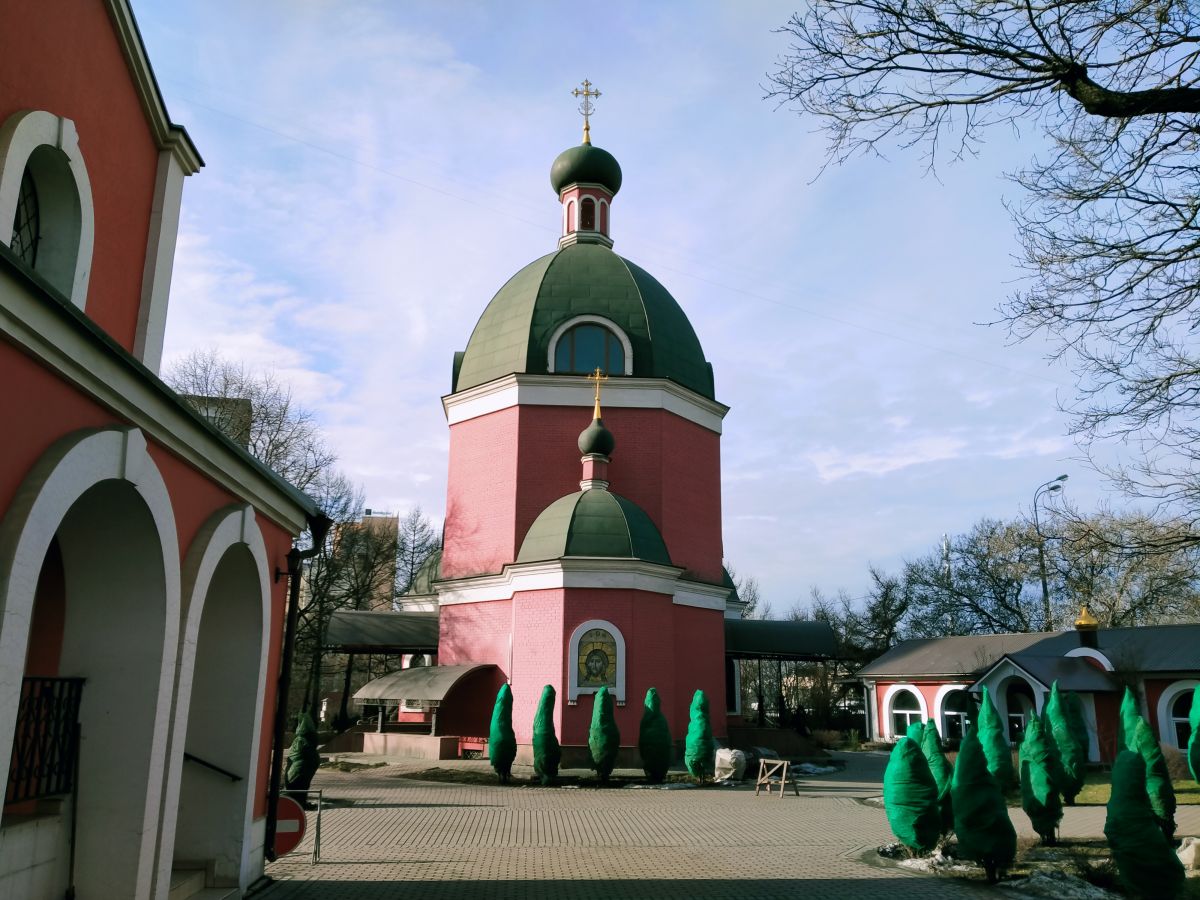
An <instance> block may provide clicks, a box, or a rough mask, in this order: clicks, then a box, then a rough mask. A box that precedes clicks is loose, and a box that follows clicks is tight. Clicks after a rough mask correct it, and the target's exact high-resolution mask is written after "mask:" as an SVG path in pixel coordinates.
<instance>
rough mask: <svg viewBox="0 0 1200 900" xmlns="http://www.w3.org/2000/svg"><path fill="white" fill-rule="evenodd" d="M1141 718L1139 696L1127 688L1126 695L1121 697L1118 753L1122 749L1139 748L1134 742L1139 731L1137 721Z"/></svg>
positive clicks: (1118, 721) (1118, 722)
mask: <svg viewBox="0 0 1200 900" xmlns="http://www.w3.org/2000/svg"><path fill="white" fill-rule="evenodd" d="M1141 719H1142V716H1141V713H1139V712H1138V703H1137V697H1135V696H1134V694H1133V691H1132V690H1131V689H1130V688H1125V696H1124V697H1122V698H1121V712H1120V717H1119V718H1118V720H1117V752H1118V753H1120V752H1121V751H1122V750H1136V749H1137V747H1136V746H1134V743H1133V735H1134V732H1135V731H1137V723H1138V722H1140V721H1141Z"/></svg>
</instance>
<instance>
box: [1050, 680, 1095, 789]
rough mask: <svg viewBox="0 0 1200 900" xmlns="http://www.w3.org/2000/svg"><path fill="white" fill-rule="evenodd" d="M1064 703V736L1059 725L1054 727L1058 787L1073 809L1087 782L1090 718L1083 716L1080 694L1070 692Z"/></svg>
mask: <svg viewBox="0 0 1200 900" xmlns="http://www.w3.org/2000/svg"><path fill="white" fill-rule="evenodd" d="M1061 701H1062V702H1061V711H1062V717H1063V719H1064V720H1065V733H1062V731H1063V728H1062V727H1061V726H1060V725H1058V724H1057V723H1056V724H1055V725H1054V734H1055V740H1056V742H1057V743H1058V747H1059V761H1060V762H1061V763H1062V783H1061V784H1059V789H1060V790H1061V791H1062V795H1063V801H1064V802H1065V803H1066V804H1067V806H1074V805H1075V797H1076V795H1077V794H1078V793H1079V792H1080V791H1081V790H1083V783H1084V781H1085V780H1086V779H1087V763H1088V746H1089V744H1090V735H1089V734H1088V726H1087V719H1086V718H1084V715H1083V701H1082V700H1080V699H1079V695H1078V694H1076V693H1075V692H1074V691H1067V692H1066V693H1064V694H1063V695H1062V697H1061ZM1068 735H1069V739H1068V737H1067V736H1068Z"/></svg>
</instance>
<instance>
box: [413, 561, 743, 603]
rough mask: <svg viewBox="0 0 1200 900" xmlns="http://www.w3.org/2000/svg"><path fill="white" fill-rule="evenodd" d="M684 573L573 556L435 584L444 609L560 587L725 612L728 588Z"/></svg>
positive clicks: (645, 563)
mask: <svg viewBox="0 0 1200 900" xmlns="http://www.w3.org/2000/svg"><path fill="white" fill-rule="evenodd" d="M683 572H684V570H683V569H679V568H676V567H675V566H662V565H658V564H657V563H648V562H643V561H642V560H639V559H612V558H610V557H568V558H564V559H556V560H551V561H549V562H536V563H514V564H512V565H507V566H505V567H504V569H503V571H501V573H500V574H499V575H480V576H477V577H474V578H452V579H448V580H446V581H439V582H437V583H436V584H435V588H436V590H437V594H438V602H439V603H440V604H441V605H442V606H454V605H456V604H459V603H485V602H487V601H489V600H509V599H511V598H512V596H513V594H516V593H519V592H521V591H545V590H554V589H558V588H600V589H604V590H632V591H648V592H650V593H654V594H666V595H667V596H669V597H670V598H671V602H672V603H675V604H677V605H679V606H695V607H699V608H701V609H715V610H722V611H723V610H724V609H725V601H726V598H728V596H729V588H727V587H722V586H721V585H718V584H703V583H701V582H697V581H687V580H684V579H682V578H680V576H681V575H682V574H683Z"/></svg>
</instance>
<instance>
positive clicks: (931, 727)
mask: <svg viewBox="0 0 1200 900" xmlns="http://www.w3.org/2000/svg"><path fill="white" fill-rule="evenodd" d="M921 752H922V753H924V754H925V761H926V762H927V763H929V771H930V774H932V775H933V780H934V783H936V784H937V789H938V812H939V815H940V819H941V830H942V834H949V833H950V832H951V831H953V830H954V800H953V798H952V797H951V796H950V788H951V786H952V785H953V783H954V770H953V769H952V768H950V763H949V761H947V759H946V754H945V753H943V752H942V740H941V737H940V736H939V735H938V730H937V725H936V724H934V721H933V719H930V720H929V721H928V722H926V723H925V730H924V734H922V735H921Z"/></svg>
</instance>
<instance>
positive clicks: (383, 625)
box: [325, 610, 438, 653]
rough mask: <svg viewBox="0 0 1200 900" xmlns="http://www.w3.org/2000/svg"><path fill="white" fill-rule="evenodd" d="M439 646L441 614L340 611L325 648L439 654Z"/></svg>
mask: <svg viewBox="0 0 1200 900" xmlns="http://www.w3.org/2000/svg"><path fill="white" fill-rule="evenodd" d="M437 646H438V615H437V613H401V612H358V611H351V610H339V611H338V612H335V613H334V614H333V615H332V616H330V617H329V626H328V627H327V628H326V629H325V648H326V649H327V650H340V651H341V652H342V653H437Z"/></svg>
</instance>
